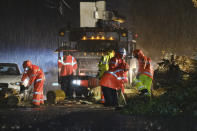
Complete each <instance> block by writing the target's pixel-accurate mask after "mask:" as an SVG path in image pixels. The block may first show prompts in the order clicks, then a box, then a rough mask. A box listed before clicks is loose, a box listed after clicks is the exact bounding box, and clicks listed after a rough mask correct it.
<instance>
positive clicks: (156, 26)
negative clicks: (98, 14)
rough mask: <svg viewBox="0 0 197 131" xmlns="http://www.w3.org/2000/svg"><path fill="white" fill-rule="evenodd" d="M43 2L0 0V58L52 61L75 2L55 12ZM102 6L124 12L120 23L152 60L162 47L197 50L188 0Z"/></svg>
mask: <svg viewBox="0 0 197 131" xmlns="http://www.w3.org/2000/svg"><path fill="white" fill-rule="evenodd" d="M46 1H47V0H1V2H0V47H1V48H0V62H16V63H18V64H20V65H21V64H22V62H23V60H26V59H31V60H32V61H33V62H34V63H35V64H38V65H40V66H42V67H43V68H44V69H45V70H47V66H48V65H51V66H54V65H56V60H57V58H56V56H57V54H55V53H53V51H54V50H55V49H56V48H57V43H58V40H57V38H58V36H57V32H58V30H59V29H60V28H61V27H64V26H66V25H67V23H68V22H69V21H70V22H72V25H73V26H78V25H79V23H78V22H79V21H78V20H79V15H77V13H78V12H79V8H78V4H79V2H78V0H67V2H68V3H69V4H70V6H71V7H72V10H70V9H68V8H65V7H64V8H63V13H64V15H63V16H60V14H59V12H58V10H57V9H56V8H48V7H46ZM51 1H52V2H56V1H58V0H51ZM53 5H55V4H53ZM107 8H108V9H110V10H117V11H118V12H119V13H120V14H121V15H124V16H125V17H127V20H128V21H127V22H126V23H125V25H124V26H127V27H129V29H130V30H131V31H134V32H137V33H138V34H139V38H138V43H137V44H138V47H139V48H141V49H143V51H144V52H145V54H146V55H148V56H151V57H152V58H153V59H158V56H160V55H161V51H162V50H165V51H171V52H176V53H177V54H183V55H189V56H191V55H193V52H194V51H195V50H197V44H196V43H197V37H196V34H197V8H194V7H193V3H192V0H107ZM46 65H47V66H46Z"/></svg>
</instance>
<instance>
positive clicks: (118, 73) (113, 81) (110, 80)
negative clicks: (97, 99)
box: [100, 57, 126, 91]
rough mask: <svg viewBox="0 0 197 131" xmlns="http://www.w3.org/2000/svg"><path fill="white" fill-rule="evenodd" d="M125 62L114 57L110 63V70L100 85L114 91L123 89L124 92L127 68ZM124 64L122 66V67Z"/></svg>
mask: <svg viewBox="0 0 197 131" xmlns="http://www.w3.org/2000/svg"><path fill="white" fill-rule="evenodd" d="M122 63H123V60H122V59H121V58H118V57H113V58H112V59H111V60H110V62H109V70H108V71H106V72H105V73H104V74H103V76H102V77H101V80H100V85H101V86H104V87H108V88H112V89H116V90H119V89H122V91H124V85H123V84H124V82H125V79H126V78H125V74H124V73H125V71H126V67H125V66H123V65H125V64H122ZM121 64H122V65H121Z"/></svg>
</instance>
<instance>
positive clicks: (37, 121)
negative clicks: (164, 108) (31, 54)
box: [0, 103, 197, 131]
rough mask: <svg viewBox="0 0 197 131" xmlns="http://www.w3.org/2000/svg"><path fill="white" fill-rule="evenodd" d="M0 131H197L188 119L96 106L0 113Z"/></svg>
mask: <svg viewBox="0 0 197 131" xmlns="http://www.w3.org/2000/svg"><path fill="white" fill-rule="evenodd" d="M0 130H2V131H4V130H24V131H25V130H28V131H29V130H32V131H43V130H44V131H45V130H48V131H56V130H60V131H146V130H147V131H155V130H158V131H160V130H162V131H168V130H172V131H174V130H177V131H186V130H187V131H190V130H197V122H195V120H193V119H189V118H182V117H180V118H177V117H176V118H170V117H167V116H166V117H158V116H154V117H153V116H151V117H150V116H149V117H148V116H131V115H125V114H122V113H121V112H120V111H117V110H114V109H113V108H106V107H103V106H102V105H100V104H78V103H64V104H59V105H50V106H49V105H48V106H47V105H45V106H42V107H40V108H31V107H28V106H26V107H17V108H1V109H0Z"/></svg>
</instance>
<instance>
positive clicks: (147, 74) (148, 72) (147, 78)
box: [141, 57, 154, 96]
mask: <svg viewBox="0 0 197 131" xmlns="http://www.w3.org/2000/svg"><path fill="white" fill-rule="evenodd" d="M153 75H154V70H153V66H152V64H151V59H150V58H149V57H148V58H147V61H146V67H145V69H144V71H143V72H142V76H141V77H143V79H142V83H143V85H144V88H145V89H147V92H145V95H146V96H151V85H152V80H153Z"/></svg>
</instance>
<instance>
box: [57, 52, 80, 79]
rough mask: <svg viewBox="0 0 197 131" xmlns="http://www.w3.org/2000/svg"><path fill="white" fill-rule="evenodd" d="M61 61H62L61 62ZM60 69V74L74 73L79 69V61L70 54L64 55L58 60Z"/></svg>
mask: <svg viewBox="0 0 197 131" xmlns="http://www.w3.org/2000/svg"><path fill="white" fill-rule="evenodd" d="M60 62H61V63H60ZM58 63H59V64H58V65H59V68H61V70H60V76H68V75H73V73H75V72H76V70H77V61H76V59H75V58H74V57H73V56H71V55H70V54H69V55H67V56H64V57H63V60H61V59H60V60H58Z"/></svg>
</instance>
